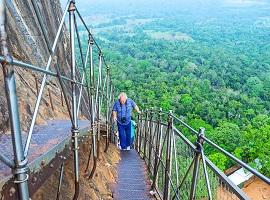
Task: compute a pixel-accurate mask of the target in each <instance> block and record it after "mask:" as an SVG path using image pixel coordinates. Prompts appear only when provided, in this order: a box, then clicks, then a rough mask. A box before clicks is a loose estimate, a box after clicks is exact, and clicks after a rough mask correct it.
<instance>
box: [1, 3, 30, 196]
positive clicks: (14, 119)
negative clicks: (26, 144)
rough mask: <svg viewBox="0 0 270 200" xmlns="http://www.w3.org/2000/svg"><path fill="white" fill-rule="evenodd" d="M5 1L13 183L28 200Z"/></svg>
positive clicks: (5, 70)
mask: <svg viewBox="0 0 270 200" xmlns="http://www.w3.org/2000/svg"><path fill="white" fill-rule="evenodd" d="M5 17H6V13H5V1H4V0H0V48H1V53H2V54H3V55H4V57H5V60H6V61H5V62H2V63H1V64H2V69H3V74H4V78H5V92H6V98H7V104H8V110H9V120H10V128H11V137H12V146H13V153H14V162H15V168H14V169H13V170H12V172H13V174H14V179H15V181H14V183H16V184H17V186H18V190H19V192H18V193H19V198H20V199H21V200H28V199H29V191H28V177H29V176H28V167H27V159H26V158H25V157H24V155H23V143H22V133H21V126H20V119H19V110H18V99H17V91H16V81H15V73H14V68H13V66H12V65H9V63H11V62H12V57H11V55H10V54H9V50H8V47H7V34H6V29H5V20H6V18H5Z"/></svg>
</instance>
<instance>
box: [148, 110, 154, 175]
mask: <svg viewBox="0 0 270 200" xmlns="http://www.w3.org/2000/svg"><path fill="white" fill-rule="evenodd" d="M152 120H153V111H152V109H150V112H149V148H148V157H149V160H148V170H149V172H151V164H152V163H151V156H152V139H153V127H152V126H153V123H152Z"/></svg>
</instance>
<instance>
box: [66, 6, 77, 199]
mask: <svg viewBox="0 0 270 200" xmlns="http://www.w3.org/2000/svg"><path fill="white" fill-rule="evenodd" d="M74 11H75V2H74V1H71V2H70V5H69V10H68V12H69V30H70V45H71V77H72V80H73V81H76V58H75V14H74ZM71 89H72V116H73V126H72V128H71V132H72V146H73V153H74V173H75V194H74V196H73V200H76V199H78V196H79V190H80V189H79V186H80V185H79V153H78V136H79V128H78V118H77V95H76V84H75V83H74V82H72V83H71Z"/></svg>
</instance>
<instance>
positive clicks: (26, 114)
mask: <svg viewBox="0 0 270 200" xmlns="http://www.w3.org/2000/svg"><path fill="white" fill-rule="evenodd" d="M37 2H38V6H39V10H40V13H41V16H42V18H43V23H44V24H45V27H46V29H47V34H48V36H49V40H50V45H51V46H52V44H53V40H54V37H55V35H56V32H57V29H58V27H59V24H60V21H61V18H62V14H63V12H62V10H61V5H60V2H59V0H38V1H37ZM6 8H7V9H6V13H7V22H6V29H7V34H8V45H9V50H10V52H11V54H12V55H13V57H14V59H17V60H21V61H24V62H26V63H31V64H34V65H37V66H40V67H44V68H45V66H46V63H47V60H48V58H49V51H48V48H47V46H46V43H45V39H44V36H43V35H42V31H41V28H40V25H39V22H38V20H37V17H36V15H35V13H34V9H33V5H32V3H31V1H30V0H6ZM68 49H69V35H68V32H67V29H66V27H64V30H63V31H62V35H61V37H60V43H59V45H58V47H57V51H56V54H55V56H54V59H53V60H54V61H53V64H52V65H51V69H52V70H53V71H55V64H58V65H59V66H60V68H61V72H62V73H63V74H66V75H68V76H69V68H70V67H69V64H68V63H69V62H68V60H69V59H68V58H69V51H68ZM15 72H16V83H17V92H18V98H19V107H20V118H21V121H22V128H23V130H27V128H28V127H29V125H30V121H31V118H32V114H33V111H34V106H35V101H36V97H37V89H36V81H35V80H37V83H38V87H39V86H40V83H41V80H42V76H43V74H41V73H38V72H33V71H30V70H26V69H22V68H19V67H16V68H15ZM35 77H36V78H35ZM67 87H69V85H68V84H67ZM49 90H50V91H51V96H52V99H53V108H54V110H53V109H52V106H51V103H50V101H49ZM53 118H54V119H59V118H62V119H63V118H67V109H66V106H62V102H61V93H60V89H59V87H58V81H57V79H55V78H51V77H49V78H48V82H47V86H46V88H45V91H44V95H43V100H42V102H41V106H40V111H39V115H38V119H37V123H38V124H40V123H45V121H46V120H47V119H53ZM8 124H9V121H8V112H7V105H6V97H5V92H4V81H3V74H2V70H1V71H0V131H2V132H8V130H9V125H8Z"/></svg>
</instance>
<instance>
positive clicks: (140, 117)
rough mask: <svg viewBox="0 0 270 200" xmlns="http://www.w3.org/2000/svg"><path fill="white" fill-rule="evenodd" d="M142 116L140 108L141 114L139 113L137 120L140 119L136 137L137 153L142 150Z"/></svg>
mask: <svg viewBox="0 0 270 200" xmlns="http://www.w3.org/2000/svg"><path fill="white" fill-rule="evenodd" d="M142 116H143V110H142V114H141V115H139V120H140V130H139V139H138V142H139V144H138V145H139V154H141V151H142V134H143V133H142V131H143V121H142Z"/></svg>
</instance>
